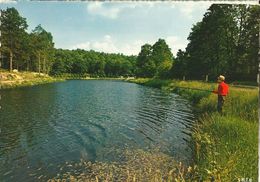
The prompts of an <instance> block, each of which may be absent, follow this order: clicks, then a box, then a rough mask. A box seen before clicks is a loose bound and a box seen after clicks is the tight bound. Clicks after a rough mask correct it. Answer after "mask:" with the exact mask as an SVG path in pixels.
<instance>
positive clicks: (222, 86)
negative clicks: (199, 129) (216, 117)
mask: <svg viewBox="0 0 260 182" xmlns="http://www.w3.org/2000/svg"><path fill="white" fill-rule="evenodd" d="M224 81H225V77H224V76H223V75H219V77H218V83H219V85H218V89H217V90H214V91H212V92H213V93H215V94H218V106H217V109H218V112H219V113H221V114H222V107H223V105H224V102H225V97H226V96H227V94H228V85H227V84H226V83H225V82H224Z"/></svg>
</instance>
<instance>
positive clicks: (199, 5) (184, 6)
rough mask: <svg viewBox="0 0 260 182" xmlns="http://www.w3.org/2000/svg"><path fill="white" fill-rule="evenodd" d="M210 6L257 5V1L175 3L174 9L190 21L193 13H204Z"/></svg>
mask: <svg viewBox="0 0 260 182" xmlns="http://www.w3.org/2000/svg"><path fill="white" fill-rule="evenodd" d="M212 4H258V1H257V0H253V1H199V2H195V1H176V2H175V5H176V6H175V7H177V9H179V11H180V12H181V13H182V14H183V15H184V16H185V17H187V18H188V19H191V18H193V13H195V12H197V11H200V10H203V11H204V12H205V11H206V10H207V9H208V8H209V7H210V5H212Z"/></svg>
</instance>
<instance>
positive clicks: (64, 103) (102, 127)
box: [0, 80, 193, 182]
mask: <svg viewBox="0 0 260 182" xmlns="http://www.w3.org/2000/svg"><path fill="white" fill-rule="evenodd" d="M0 93H1V101H0V104H1V106H2V109H1V110H0V130H1V131H0V181H8V182H9V181H33V180H35V177H36V176H37V177H39V175H38V174H43V175H45V176H47V177H53V175H55V174H56V173H57V171H58V166H60V165H62V164H64V163H66V162H67V161H79V160H80V159H83V160H91V161H95V160H97V161H104V160H110V159H108V158H107V157H104V156H105V155H104V153H105V151H106V149H108V150H109V149H111V148H128V147H129V148H141V149H144V150H148V149H153V148H159V149H160V150H161V151H162V152H164V153H167V154H169V155H172V156H174V157H175V158H176V159H179V160H187V159H188V158H190V155H191V154H190V149H189V147H188V144H187V142H186V140H190V138H189V136H188V135H187V134H185V133H186V132H189V128H188V127H187V126H190V125H191V123H192V121H193V114H192V111H191V107H190V105H189V104H188V102H187V101H186V100H184V99H182V98H181V97H180V96H178V95H175V94H173V93H167V92H163V91H161V90H159V89H154V88H149V87H144V86H141V85H137V84H133V83H127V82H121V81H108V80H71V81H67V82H61V83H53V84H46V85H41V86H35V87H29V88H19V89H12V90H1V92H0Z"/></svg>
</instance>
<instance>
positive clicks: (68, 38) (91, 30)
mask: <svg viewBox="0 0 260 182" xmlns="http://www.w3.org/2000/svg"><path fill="white" fill-rule="evenodd" d="M239 2H240V3H241V2H242V1H239ZM215 3H216V1H215ZM222 3H223V2H222ZM225 3H228V2H225ZM232 3H237V2H235V1H232ZM246 3H247V4H256V3H257V1H247V2H246ZM211 4H212V2H209V1H199V2H193V1H189V2H183V1H175V2H174V1H171V2H170V1H168V2H162V1H156V2H151V1H150V2H149V1H148V2H147V1H146V2H145V1H142V2H136V1H135V2H134V1H133V2H131V1H123V2H119V1H117V2H111V1H110V2H104V1H103V2H97V1H95V2H94V1H89V2H87V1H76V2H75V1H74V2H72V1H28V0H27V1H12V0H0V8H1V9H6V8H7V7H15V8H16V9H17V10H18V12H19V13H20V15H21V16H22V17H24V18H26V20H27V23H28V25H29V27H28V32H31V31H32V30H33V29H34V28H35V27H36V26H37V25H39V24H41V25H42V27H43V28H44V29H45V30H46V31H48V32H51V33H52V36H53V40H54V43H55V48H62V49H77V48H79V49H85V50H95V51H102V52H107V53H123V54H125V55H138V53H139V52H140V50H141V46H142V45H144V44H145V43H149V44H151V45H153V44H154V43H155V42H156V41H157V40H158V39H159V38H162V39H165V40H166V43H167V44H168V45H169V47H170V48H171V51H172V53H173V55H176V53H177V51H178V49H182V50H185V48H186V46H187V44H188V40H187V37H188V36H189V33H190V31H191V28H192V26H193V25H194V24H196V23H197V22H199V21H201V20H202V18H203V15H204V14H205V12H206V11H207V9H208V8H209V7H210V5H211Z"/></svg>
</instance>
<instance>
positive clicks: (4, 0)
mask: <svg viewBox="0 0 260 182" xmlns="http://www.w3.org/2000/svg"><path fill="white" fill-rule="evenodd" d="M9 3H17V1H15V0H0V4H9Z"/></svg>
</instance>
